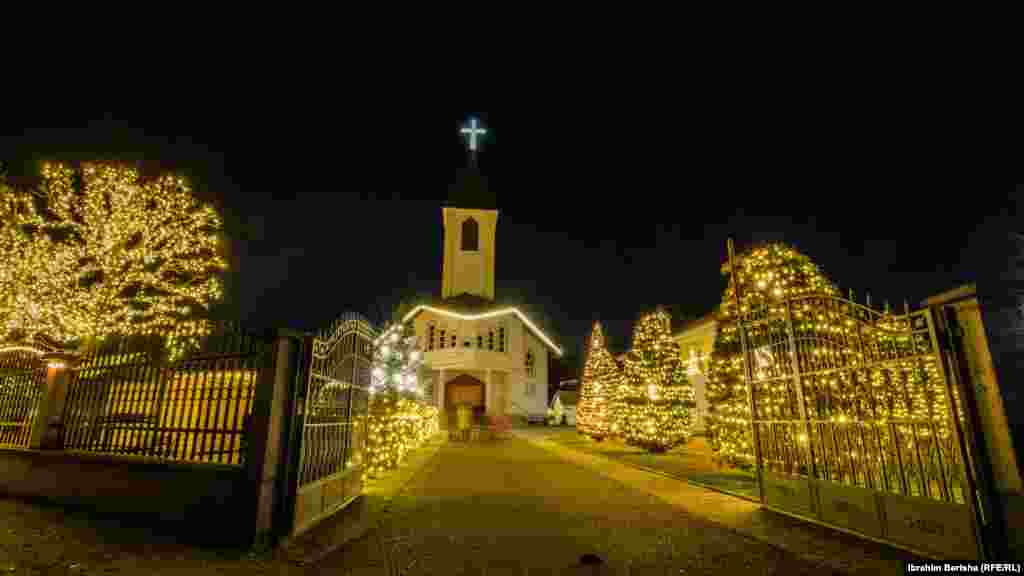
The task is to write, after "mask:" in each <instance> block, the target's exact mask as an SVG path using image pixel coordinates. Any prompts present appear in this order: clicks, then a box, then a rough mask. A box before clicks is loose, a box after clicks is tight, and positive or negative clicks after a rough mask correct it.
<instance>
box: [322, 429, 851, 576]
mask: <svg viewBox="0 0 1024 576" xmlns="http://www.w3.org/2000/svg"><path fill="white" fill-rule="evenodd" d="M584 554H594V555H596V556H597V557H598V558H600V559H601V560H602V563H603V564H602V568H601V570H600V571H598V572H594V571H592V570H591V569H590V568H589V567H587V568H586V569H584V568H583V567H581V566H580V559H581V557H582V556H583V555H584ZM318 570H319V571H320V573H321V574H332V575H336V574H393V575H394V574H443V575H450V576H454V575H458V574H488V575H493V574H516V575H519V574H531V575H533V574H590V573H599V574H744V575H747V576H752V575H755V574H793V575H798V574H815V575H821V574H829V573H832V570H830V569H828V568H826V567H824V566H823V565H821V564H817V563H813V562H809V561H807V560H804V559H801V558H800V557H798V556H796V555H794V554H792V553H790V552H786V551H784V550H782V549H780V548H778V547H775V546H772V545H770V544H767V543H764V542H761V541H758V540H755V539H753V538H750V537H747V536H744V535H742V534H739V533H737V532H735V531H732V530H729V529H728V528H725V527H723V526H721V525H719V524H715V523H712V522H709V521H707V520H705V519H703V518H699V517H696V516H692V515H689V514H687V513H685V512H683V511H681V510H680V509H678V508H676V507H673V506H671V505H668V504H666V503H665V502H664V501H662V500H659V499H657V498H655V497H654V496H652V495H650V494H648V493H645V492H642V491H640V490H637V489H635V488H631V487H629V486H627V485H625V484H623V483H620V482H616V481H615V480H612V479H609V478H607V477H605V476H602V475H600V474H596V473H595V472H594V471H592V470H588V469H586V468H584V467H581V466H578V465H576V464H573V463H570V462H567V461H565V460H564V459H561V458H559V457H558V456H557V455H554V454H552V453H551V452H549V451H546V450H544V449H542V448H539V447H537V446H535V445H533V444H531V443H530V442H527V441H525V440H523V439H520V438H511V439H507V440H501V441H496V442H492V443H469V444H463V443H449V444H447V445H445V446H443V447H442V448H441V449H440V451H439V452H438V453H437V455H436V456H435V457H434V458H433V459H432V460H431V461H430V463H429V464H428V465H427V466H426V467H425V468H424V469H422V470H421V471H420V473H418V474H417V475H416V476H415V477H414V478H413V479H412V480H411V481H410V482H409V483H408V484H407V485H406V486H405V488H404V489H403V490H402V492H401V493H399V494H398V495H397V496H396V497H395V499H394V500H393V501H392V505H391V509H390V512H389V513H388V514H387V515H386V516H385V517H383V518H382V520H381V522H380V524H379V526H378V528H377V529H375V530H373V531H371V533H370V534H369V535H368V536H367V537H365V538H363V539H361V540H357V541H355V542H352V543H350V544H348V545H347V546H345V547H343V548H342V549H340V550H338V551H336V552H335V553H333V554H331V555H329V556H328V557H326V558H325V559H324V560H323V561H322V562H321V563H320V565H319V566H318Z"/></svg>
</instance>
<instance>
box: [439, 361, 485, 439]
mask: <svg viewBox="0 0 1024 576" xmlns="http://www.w3.org/2000/svg"><path fill="white" fill-rule="evenodd" d="M486 398H487V387H486V385H485V384H484V383H483V382H481V381H480V380H478V379H477V378H474V377H473V376H470V375H469V374H462V375H459V376H456V377H455V378H454V379H453V380H451V381H449V382H447V383H445V386H444V410H443V413H444V414H445V416H447V420H448V428H449V429H457V428H458V423H459V421H458V414H457V412H458V408H459V407H460V406H464V407H468V408H469V413H470V414H469V415H470V422H469V423H468V425H469V426H471V427H476V426H484V425H486V422H485V419H484V414H485V412H486V405H487V403H486Z"/></svg>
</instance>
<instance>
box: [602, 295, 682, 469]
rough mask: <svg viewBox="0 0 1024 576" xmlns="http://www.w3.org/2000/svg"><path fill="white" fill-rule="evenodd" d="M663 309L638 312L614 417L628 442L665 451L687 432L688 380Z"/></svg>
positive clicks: (679, 441)
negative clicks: (617, 408) (640, 314)
mask: <svg viewBox="0 0 1024 576" xmlns="http://www.w3.org/2000/svg"><path fill="white" fill-rule="evenodd" d="M686 368H687V366H686V362H685V361H684V360H683V358H682V356H681V354H680V353H679V345H678V343H677V342H676V341H675V339H673V338H672V332H671V318H670V317H669V315H668V313H667V312H665V311H664V310H658V311H656V312H653V313H651V314H646V315H644V316H643V317H641V318H640V321H639V322H638V323H637V326H636V328H635V329H634V331H633V342H632V349H631V350H630V351H629V353H627V354H626V358H625V379H624V386H623V387H622V392H621V394H620V398H619V400H618V404H619V410H617V414H616V417H617V419H618V421H619V422H618V424H619V428H621V430H622V435H623V437H624V438H625V440H626V443H627V444H630V445H633V446H639V447H641V448H644V449H646V450H648V451H650V452H664V451H666V450H669V449H671V448H673V447H674V446H677V445H679V444H682V443H685V442H686V441H687V440H688V439H689V436H690V410H691V408H692V407H693V406H694V401H693V385H692V384H691V383H690V381H689V379H688V378H687V377H686Z"/></svg>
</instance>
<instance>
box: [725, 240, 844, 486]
mask: <svg viewBox="0 0 1024 576" xmlns="http://www.w3.org/2000/svg"><path fill="white" fill-rule="evenodd" d="M736 265H737V269H736V281H737V283H738V284H739V286H735V285H734V283H733V278H732V276H731V275H729V269H728V267H725V268H724V269H723V273H725V274H726V275H727V277H728V278H729V283H728V286H727V287H726V289H725V293H724V294H723V295H722V304H721V308H720V310H719V315H718V318H717V320H718V331H717V333H716V334H715V342H714V346H713V348H712V351H711V361H710V363H709V366H708V380H707V398H708V418H707V428H708V438H709V440H710V444H711V447H712V449H713V450H714V452H715V453H716V455H717V457H718V458H719V459H720V460H721V461H723V462H727V463H731V464H737V465H744V466H745V465H749V464H752V463H753V459H754V447H753V441H752V439H751V430H750V400H749V397H748V392H747V385H746V382H745V380H744V375H743V353H742V349H741V344H740V340H739V336H738V333H737V331H736V319H737V314H738V312H739V311H746V310H749V309H751V308H752V307H756V306H758V305H763V304H766V303H773V302H781V301H783V300H785V299H787V298H794V297H798V296H809V295H830V296H837V295H838V294H839V291H838V289H837V288H836V287H835V286H834V285H833V284H832V283H831V282H830V281H829V280H828V278H827V277H826V276H825V275H824V274H823V273H822V272H821V271H820V270H819V269H818V267H817V266H815V265H814V263H813V262H811V260H810V258H808V257H807V256H804V255H803V254H801V253H799V252H797V251H796V250H795V249H793V248H792V247H789V246H786V245H785V244H779V243H772V244H766V245H763V246H759V247H756V248H754V249H753V250H751V251H749V252H748V253H747V254H745V255H742V256H737V258H736ZM737 289H738V290H739V307H740V308H739V310H737V307H736V298H735V296H734V294H735V293H736V290H737ZM752 354H753V355H754V357H755V359H756V358H757V357H758V353H757V352H756V351H753V352H752Z"/></svg>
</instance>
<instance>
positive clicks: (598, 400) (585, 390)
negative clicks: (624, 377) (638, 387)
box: [576, 322, 621, 440]
mask: <svg viewBox="0 0 1024 576" xmlns="http://www.w3.org/2000/svg"><path fill="white" fill-rule="evenodd" d="M620 383H621V375H620V374H619V368H618V366H617V365H616V364H615V359H614V358H612V356H611V354H609V353H608V349H607V348H605V341H604V332H603V331H602V330H601V324H600V323H599V322H597V323H594V329H593V331H592V332H591V334H590V341H589V343H588V345H587V361H586V363H585V364H584V365H583V382H582V384H581V386H580V403H579V406H577V408H576V429H577V430H579V431H580V432H581V433H583V434H587V435H588V436H590V437H591V438H593V439H595V440H601V439H603V438H604V437H606V436H608V434H609V431H610V426H611V410H610V408H611V406H610V403H611V399H612V394H613V393H614V392H615V390H616V389H617V388H618V386H619V385H620Z"/></svg>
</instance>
